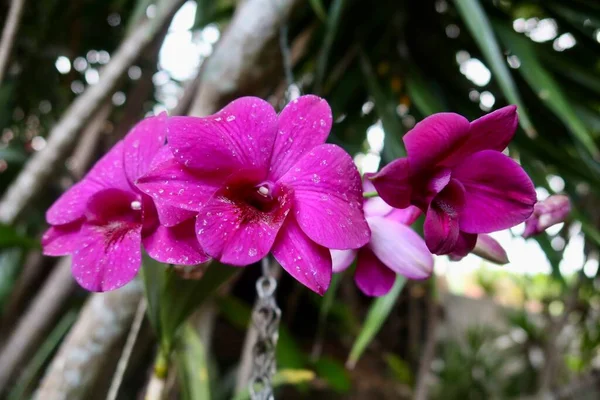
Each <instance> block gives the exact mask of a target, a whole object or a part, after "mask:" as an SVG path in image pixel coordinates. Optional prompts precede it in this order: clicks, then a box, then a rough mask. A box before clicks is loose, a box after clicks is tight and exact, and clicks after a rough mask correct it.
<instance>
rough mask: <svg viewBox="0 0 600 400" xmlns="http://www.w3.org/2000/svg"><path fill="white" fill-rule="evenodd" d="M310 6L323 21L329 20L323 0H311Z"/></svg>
mask: <svg viewBox="0 0 600 400" xmlns="http://www.w3.org/2000/svg"><path fill="white" fill-rule="evenodd" d="M309 1H310V6H311V7H312V9H313V11H314V12H315V14H316V15H317V17H319V19H320V20H321V21H323V22H325V21H327V12H326V11H325V7H323V2H322V1H321V0H309Z"/></svg>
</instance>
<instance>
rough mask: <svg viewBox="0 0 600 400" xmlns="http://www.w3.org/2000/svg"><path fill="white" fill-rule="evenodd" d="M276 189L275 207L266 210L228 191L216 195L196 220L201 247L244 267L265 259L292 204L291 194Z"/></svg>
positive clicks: (221, 258) (284, 190)
mask: <svg viewBox="0 0 600 400" xmlns="http://www.w3.org/2000/svg"><path fill="white" fill-rule="evenodd" d="M277 190H279V191H280V192H281V193H278V196H277V200H275V201H276V204H273V205H271V206H270V208H271V209H270V210H265V211H261V210H259V209H257V208H255V207H253V206H252V205H250V204H248V203H247V202H246V201H245V200H244V199H238V198H236V197H235V196H232V195H229V194H228V193H226V192H220V193H217V194H215V196H214V197H213V198H212V199H210V200H209V201H208V203H206V205H205V206H204V208H202V210H200V212H199V213H198V217H197V219H196V234H197V236H198V241H199V242H200V246H201V247H202V248H203V249H204V251H206V253H207V254H208V255H209V256H211V257H213V258H216V259H218V260H219V261H221V262H223V263H225V264H231V265H238V266H244V265H248V264H252V263H254V262H257V261H259V260H260V259H261V258H263V257H265V256H266V255H267V254H268V253H269V250H271V247H272V246H273V243H274V242H275V238H276V237H277V233H278V232H279V230H280V228H281V226H282V225H283V222H284V220H285V218H286V216H287V215H288V213H289V211H290V208H291V205H292V204H291V196H292V193H291V191H290V190H289V189H287V188H285V187H280V188H278V189H277Z"/></svg>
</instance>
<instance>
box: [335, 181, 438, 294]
mask: <svg viewBox="0 0 600 400" xmlns="http://www.w3.org/2000/svg"><path fill="white" fill-rule="evenodd" d="M369 186H371V185H370V183H369V182H365V190H366V191H368V189H367V188H368V187H369ZM364 211H365V217H366V219H367V223H368V224H369V228H370V229H371V240H370V242H369V243H368V244H367V245H366V246H364V247H362V248H361V249H359V250H331V256H332V258H333V271H334V272H341V271H343V270H345V269H346V268H348V266H350V264H352V262H353V261H354V259H355V258H356V259H357V262H356V271H355V273H354V281H355V282H356V285H357V286H358V288H359V289H360V290H361V291H362V292H363V293H364V294H366V295H367V296H383V295H385V294H386V293H388V292H389V291H390V289H391V288H392V286H393V285H394V281H395V280H396V274H400V275H404V276H406V277H407V278H411V279H425V278H427V277H429V276H430V275H431V272H432V271H433V256H432V255H431V253H430V252H429V250H428V249H427V246H426V245H425V242H424V241H423V239H422V238H421V236H419V235H418V234H417V233H416V232H415V231H413V230H412V229H411V228H410V225H411V224H412V223H413V222H415V220H416V219H417V218H418V217H419V215H421V211H420V210H419V209H418V208H417V207H414V206H410V207H408V208H405V209H403V210H400V209H395V208H392V207H391V206H389V205H388V204H387V203H385V202H384V201H383V200H382V199H381V198H377V197H376V198H371V199H368V200H366V201H365V202H364Z"/></svg>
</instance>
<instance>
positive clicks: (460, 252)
mask: <svg viewBox="0 0 600 400" xmlns="http://www.w3.org/2000/svg"><path fill="white" fill-rule="evenodd" d="M476 243H477V235H476V234H475V233H466V232H462V231H460V232H459V233H458V240H457V241H456V245H455V246H454V249H452V253H450V254H451V255H452V256H453V257H456V258H458V259H460V258H462V257H464V256H466V255H467V254H469V253H470V252H471V251H473V249H474V248H475V244H476Z"/></svg>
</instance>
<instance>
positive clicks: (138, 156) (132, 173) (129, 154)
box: [123, 112, 167, 186]
mask: <svg viewBox="0 0 600 400" xmlns="http://www.w3.org/2000/svg"><path fill="white" fill-rule="evenodd" d="M166 137H167V113H164V112H163V113H161V114H160V115H158V116H156V117H150V118H146V119H143V120H142V121H140V122H139V123H138V124H137V125H135V126H134V127H133V129H132V130H131V131H130V132H129V133H128V134H127V136H125V139H123V165H124V167H125V174H126V176H127V179H129V183H130V184H131V185H132V186H133V185H134V184H135V181H136V180H137V179H138V178H139V177H140V176H142V175H144V174H145V173H146V172H148V170H149V169H150V164H151V163H152V160H153V159H154V156H155V155H156V154H157V153H158V151H159V149H160V148H161V147H163V146H164V144H165V139H166Z"/></svg>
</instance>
